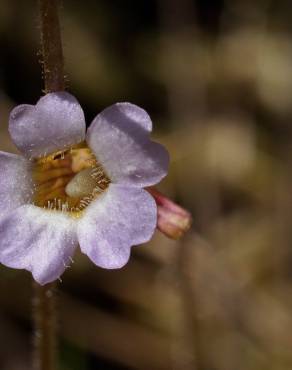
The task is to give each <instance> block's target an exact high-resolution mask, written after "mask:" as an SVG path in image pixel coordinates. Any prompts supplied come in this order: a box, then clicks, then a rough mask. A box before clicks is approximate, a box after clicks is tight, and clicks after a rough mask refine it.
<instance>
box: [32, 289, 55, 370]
mask: <svg viewBox="0 0 292 370" xmlns="http://www.w3.org/2000/svg"><path fill="white" fill-rule="evenodd" d="M34 289H35V300H34V325H35V336H34V345H35V347H34V369H35V370H55V369H56V315H55V294H54V293H55V284H54V283H53V284H47V285H45V286H41V285H38V284H37V283H34Z"/></svg>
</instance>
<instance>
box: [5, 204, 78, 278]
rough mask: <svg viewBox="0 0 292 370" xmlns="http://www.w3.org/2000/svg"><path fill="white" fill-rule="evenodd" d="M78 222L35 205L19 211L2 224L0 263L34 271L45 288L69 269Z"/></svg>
mask: <svg viewBox="0 0 292 370" xmlns="http://www.w3.org/2000/svg"><path fill="white" fill-rule="evenodd" d="M75 225H76V221H75V220H74V219H72V218H70V217H69V216H65V215H64V214H62V213H58V212H56V211H47V210H44V209H41V208H38V207H35V206H32V205H25V206H22V207H19V208H18V209H17V210H15V211H14V212H12V213H10V214H9V215H8V216H7V217H6V218H5V219H3V220H2V221H1V223H0V262H1V263H3V264H4V265H6V266H8V267H13V268H18V269H26V270H28V271H31V272H32V274H33V277H34V279H35V280H36V281H37V282H38V283H39V284H41V285H43V284H46V283H49V282H51V281H54V280H56V279H57V278H58V277H59V276H60V275H61V274H62V273H63V272H64V270H65V268H66V267H67V265H69V263H70V261H71V258H72V255H73V253H74V250H75V247H76V246H77V244H78V242H77V237H76V233H75V229H74V227H75Z"/></svg>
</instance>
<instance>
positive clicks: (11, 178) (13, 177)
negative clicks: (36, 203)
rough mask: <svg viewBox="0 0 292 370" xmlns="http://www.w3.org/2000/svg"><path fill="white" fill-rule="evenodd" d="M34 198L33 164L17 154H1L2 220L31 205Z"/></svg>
mask: <svg viewBox="0 0 292 370" xmlns="http://www.w3.org/2000/svg"><path fill="white" fill-rule="evenodd" d="M32 196H33V185H32V177H31V162H30V161H28V160H27V159H25V158H23V157H21V156H19V155H16V154H11V153H5V152H0V220H1V219H2V218H3V217H4V216H5V215H6V214H8V213H9V212H11V211H13V210H14V209H16V208H17V207H19V206H21V205H24V204H27V203H30V202H31V201H32Z"/></svg>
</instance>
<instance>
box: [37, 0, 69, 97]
mask: <svg viewBox="0 0 292 370" xmlns="http://www.w3.org/2000/svg"><path fill="white" fill-rule="evenodd" d="M39 4H40V19H41V48H42V50H41V51H42V63H43V78H44V83H45V92H46V93H48V92H53V91H60V90H64V89H65V79H64V59H63V50H62V40H61V30H60V23H59V17H58V1H57V0H39Z"/></svg>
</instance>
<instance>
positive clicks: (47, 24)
mask: <svg viewBox="0 0 292 370" xmlns="http://www.w3.org/2000/svg"><path fill="white" fill-rule="evenodd" d="M39 11H40V29H41V52H42V66H43V79H44V85H45V86H44V87H45V92H46V93H49V92H54V91H60V90H64V89H65V79H64V61H63V51H62V41H61V31H60V23H59V17H58V3H57V0H39ZM55 289H56V286H55V284H47V285H45V286H40V285H38V284H36V283H35V284H34V291H35V300H34V325H35V337H34V344H35V347H34V361H33V362H34V369H35V370H55V369H56V344H57V340H56V307H55Z"/></svg>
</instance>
